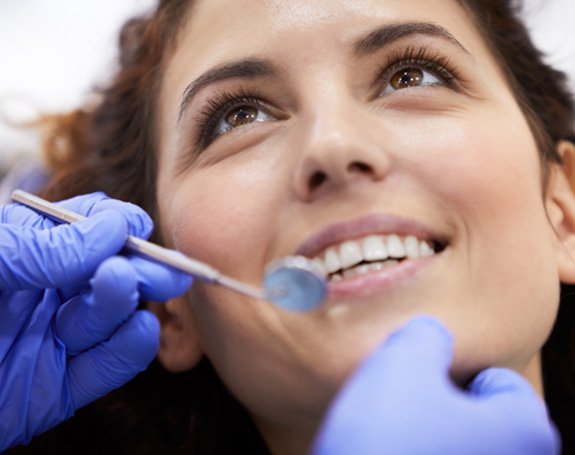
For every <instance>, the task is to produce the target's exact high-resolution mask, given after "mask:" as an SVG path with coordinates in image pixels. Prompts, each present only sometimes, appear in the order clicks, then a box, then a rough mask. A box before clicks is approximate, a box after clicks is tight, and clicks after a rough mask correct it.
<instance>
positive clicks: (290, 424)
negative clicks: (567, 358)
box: [47, 0, 575, 453]
mask: <svg viewBox="0 0 575 455" xmlns="http://www.w3.org/2000/svg"><path fill="white" fill-rule="evenodd" d="M122 50H123V54H122V68H121V71H120V73H119V74H118V76H117V77H116V79H115V80H114V81H113V82H112V84H111V86H110V88H109V89H108V90H106V91H105V92H104V97H103V99H102V102H101V104H100V105H98V106H96V107H95V108H94V109H93V110H92V109H90V110H86V111H82V112H79V113H77V114H76V115H75V116H73V117H71V118H69V119H68V123H60V124H59V126H60V127H61V128H62V130H60V131H56V132H55V134H54V136H53V138H54V139H56V140H54V141H53V143H52V145H58V146H61V144H62V143H64V144H65V147H64V149H57V148H56V147H52V149H51V152H50V153H51V157H52V158H53V161H54V163H56V164H58V168H59V169H61V170H60V171H59V172H58V173H57V174H56V177H55V180H54V182H53V184H52V186H51V189H50V191H49V195H50V197H52V198H55V199H60V198H64V197H66V196H69V195H72V194H77V193H85V192H89V191H93V190H104V191H106V192H108V194H109V195H110V196H113V197H115V198H119V199H124V200H129V201H131V202H135V203H136V204H138V205H140V206H142V207H144V208H145V209H146V210H147V211H148V212H149V213H151V214H152V216H153V218H154V219H155V220H156V223H157V226H158V228H159V229H158V232H157V235H156V240H157V241H161V242H163V243H164V244H165V245H167V246H169V247H173V248H176V249H178V250H180V251H183V252H184V253H187V254H189V255H190V256H193V257H196V258H198V259H200V260H203V261H206V262H208V263H210V264H211V265H213V266H215V267H216V268H218V269H220V270H222V271H223V272H224V273H226V274H228V275H231V276H234V277H236V278H239V279H241V280H243V281H246V282H251V283H254V284H257V283H259V281H260V280H261V277H262V273H263V270H264V268H265V265H266V264H267V263H269V262H270V261H271V260H273V259H276V258H278V257H282V256H286V255H290V254H303V255H305V256H308V257H310V258H314V259H317V260H318V261H319V262H320V263H322V264H323V266H324V267H325V268H326V269H327V271H328V272H329V274H330V298H329V300H328V302H327V303H326V304H325V305H323V306H322V307H321V308H320V309H318V310H316V311H314V312H311V313H306V314H296V313H288V312H283V311H280V310H278V309H276V308H274V307H273V306H271V305H269V304H268V303H266V302H261V301H250V300H249V299H246V298H243V297H241V296H236V295H232V294H230V293H229V292H228V291H226V290H223V289H219V288H215V287H210V286H206V285H202V284H201V283H198V284H196V285H195V286H194V287H193V288H192V290H191V291H190V292H189V293H188V294H187V295H186V296H185V297H183V298H180V299H174V300H172V301H170V302H169V303H168V304H167V305H166V306H158V307H155V311H156V313H157V315H158V316H159V318H160V321H161V322H162V338H161V347H160V353H159V357H158V358H159V362H160V363H161V365H162V366H163V368H165V369H166V370H167V371H169V372H177V373H185V374H184V375H179V376H175V377H173V376H169V375H165V374H164V373H163V372H161V371H159V370H160V367H157V370H155V369H152V370H151V371H150V372H149V373H148V375H147V376H144V377H141V378H140V379H139V382H136V383H134V384H133V386H132V389H130V388H128V389H126V391H125V394H126V395H127V398H126V399H127V401H128V404H126V405H125V409H126V411H125V412H126V414H124V415H122V414H120V413H118V412H117V411H116V412H115V414H113V416H114V415H115V416H119V417H118V421H119V422H122V423H123V424H124V425H126V426H129V427H128V428H124V430H125V431H121V430H119V429H118V427H117V425H118V421H110V422H111V423H110V422H109V423H110V426H111V427H112V426H113V427H114V429H115V430H116V431H117V440H116V441H122V442H123V443H125V444H126V446H125V447H129V448H131V449H133V450H140V449H141V448H142V447H148V448H149V447H154V446H153V444H157V447H155V450H156V451H159V450H166V446H167V445H169V444H173V446H175V447H180V446H181V445H182V444H188V447H191V448H195V449H196V450H201V449H205V450H208V449H210V448H212V449H213V450H214V451H216V452H218V451H219V452H225V451H226V450H231V449H230V448H234V449H235V450H237V447H238V446H239V445H242V446H243V447H244V448H247V450H248V451H249V450H251V451H254V450H256V449H255V447H259V448H260V449H261V450H266V448H267V449H269V450H271V451H274V452H278V453H281V452H282V451H285V452H287V453H295V452H301V451H303V450H305V449H306V448H308V447H309V445H310V443H311V441H312V440H313V436H314V434H315V432H316V431H317V427H318V424H319V422H320V420H321V416H322V414H323V412H324V411H325V409H326V407H327V405H328V403H329V402H330V400H331V399H332V397H333V396H334V395H335V393H336V392H337V390H338V389H339V388H340V386H341V384H342V383H343V382H344V380H345V378H346V377H347V376H348V375H349V374H350V372H351V371H353V369H354V368H355V367H356V366H357V365H358V364H359V362H360V361H361V360H362V359H363V358H364V357H365V355H366V354H367V353H368V352H370V351H371V350H373V349H374V348H375V347H376V346H377V345H378V344H379V343H381V341H382V340H383V339H385V338H386V337H387V336H388V335H389V334H390V333H391V332H392V331H393V330H395V329H396V328H397V327H399V326H400V325H402V324H403V323H405V322H406V321H408V320H409V319H411V318H412V317H414V316H415V315H418V314H421V313H426V314H430V315H432V316H434V317H436V318H437V319H439V320H441V321H442V322H443V323H444V324H445V325H446V326H447V327H448V328H449V330H450V331H451V332H452V333H453V335H454V338H455V357H454V362H453V365H452V369H451V374H452V377H453V378H454V380H455V381H456V382H457V383H459V384H460V385H465V384H466V383H467V382H468V381H469V380H470V379H471V378H472V377H473V376H474V375H475V374H477V373H478V372H479V371H481V370H483V369H485V368H487V367H490V366H501V367H506V368H510V369H513V370H515V371H517V372H518V373H520V374H521V375H523V376H524V377H525V378H527V379H528V380H529V382H530V383H531V384H532V386H533V387H534V388H535V389H536V390H537V391H538V392H539V393H540V394H541V395H543V393H544V382H543V377H542V375H541V360H540V350H541V348H542V346H543V344H544V343H545V341H546V340H547V338H548V337H549V334H550V333H551V331H552V328H553V326H554V324H555V321H556V318H557V312H558V306H559V299H560V294H559V291H560V290H559V283H565V284H573V283H574V282H575V261H574V260H573V258H572V254H571V252H570V251H571V245H572V244H573V242H574V240H575V236H574V229H573V228H574V226H575V198H574V197H573V194H572V192H571V188H570V179H571V178H572V172H573V167H572V165H573V156H574V151H575V147H574V146H573V143H572V142H570V140H573V136H574V132H573V106H572V100H571V98H570V96H569V94H568V92H567V91H566V89H565V87H564V77H563V75H561V74H560V73H558V72H556V71H553V70H552V69H550V68H548V67H547V66H545V65H544V64H543V63H542V62H541V56H540V55H539V54H538V53H537V51H536V50H535V49H534V48H533V46H532V45H531V43H530V42H529V39H528V37H527V34H526V32H525V29H524V28H523V27H522V26H521V25H520V23H519V22H518V21H517V20H516V19H515V18H514V16H513V14H512V11H511V7H510V2H508V1H502V0H497V1H496V0H490V1H481V2H480V1H471V0H461V1H455V0H454V1H449V2H446V1H445V0H427V1H425V2H422V1H421V0H408V1H405V0H401V1H399V0H389V1H381V0H379V1H377V0H362V1H357V2H346V1H343V0H342V1H333V0H321V1H316V2H312V3H310V2H305V1H300V0H291V1H288V2H286V1H285V0H283V1H275V0H269V1H266V2H241V3H240V2H234V1H232V0H222V1H220V2H213V1H207V0H198V1H176V0H164V1H161V2H160V5H159V7H158V10H157V11H156V12H155V13H154V14H153V15H152V16H151V17H150V18H149V19H142V20H135V21H132V22H131V23H129V24H128V25H127V26H126V28H125V29H124V33H123V35H122ZM62 137H64V138H66V140H67V142H66V141H65V142H62V140H61V139H62ZM560 335H561V334H560V333H559V334H558V336H560ZM558 355H560V353H559V354H558V353H552V354H550V355H549V359H552V360H554V361H558V362H562V360H561V358H560V357H557V356H558ZM558 358H559V360H557V359H558ZM202 359H203V360H202ZM208 362H209V363H208ZM556 370H558V367H557V366H551V367H550V369H549V370H548V371H556ZM158 378H159V379H158ZM216 378H221V381H222V383H223V386H222V384H220V383H219V380H218V379H216ZM551 380H553V379H551V378H550V379H549V381H551ZM174 384H175V385H174ZM139 387H140V389H139V390H140V392H138V391H137V390H138V388H139ZM555 388H556V386H555V384H554V383H553V386H552V389H553V390H551V391H554V390H555ZM161 389H168V390H161ZM226 389H227V390H229V392H230V393H231V396H233V398H232V397H231V396H229V395H228V394H227V392H226V391H225V390H226ZM134 391H135V392H134ZM142 391H145V392H142ZM545 392H550V390H549V389H548V390H546V391H545ZM164 393H165V396H166V397H168V398H165V396H164V395H161V394H164ZM114 402H115V401H114V398H113V397H112V398H110V400H109V405H110V406H114ZM168 403H171V404H168ZM105 405H106V403H103V406H105ZM552 411H553V409H552ZM98 412H103V411H98V410H97V409H96V410H94V411H86V412H85V417H84V418H85V419H86V420H85V422H86V421H88V422H90V425H94V423H93V422H94V421H95V420H97V415H98ZM154 413H157V414H158V417H157V420H156V421H155V422H152V423H151V424H150V427H151V428H150V427H147V426H145V423H143V422H144V420H138V419H134V418H133V416H134V414H136V415H137V414H142V415H146V418H149V416H150V415H151V414H152V415H153V414H154ZM190 413H191V417H189V416H190ZM105 415H106V419H110V418H114V417H110V416H109V415H108V414H105ZM183 416H186V417H183ZM560 418H561V416H560V415H558V414H557V415H556V419H557V422H558V424H559V425H560V426H561V425H562V421H561V420H560ZM80 419H81V418H80ZM92 419H93V420H92ZM79 422H80V420H76V421H72V422H71V423H70V424H69V425H68V428H69V429H70V433H68V435H67V436H66V437H65V438H70V437H71V436H70V435H71V434H74V435H77V434H78V433H77V431H78V427H77V426H80V425H87V424H86V423H85V422H84V424H81V423H79ZM182 422H184V423H182ZM214 422H218V423H219V425H221V431H220V428H218V427H217V425H216V424H215V423H214ZM130 425H131V426H130ZM99 428H100V429H101V428H105V425H104V426H103V427H99ZM61 431H66V428H64V429H62V430H61ZM91 431H96V432H98V431H100V430H99V429H98V428H96V429H94V427H91ZM102 431H105V430H102ZM214 433H216V434H217V435H215V434H214ZM97 434H99V433H97ZM128 435H129V436H128ZM50 437H51V436H47V438H50ZM53 437H55V436H53ZM260 437H261V439H260ZM106 441H108V442H109V441H113V439H110V438H109V437H107V439H106ZM226 444H229V446H228V445H226ZM564 444H565V450H568V448H569V447H570V442H569V441H568V440H565V441H564ZM161 447H163V449H162V448H161Z"/></svg>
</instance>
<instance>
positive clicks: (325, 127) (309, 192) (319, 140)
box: [294, 106, 390, 202]
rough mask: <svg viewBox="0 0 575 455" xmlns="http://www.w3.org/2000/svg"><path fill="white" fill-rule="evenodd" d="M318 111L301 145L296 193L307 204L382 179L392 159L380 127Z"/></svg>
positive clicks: (344, 116) (354, 117)
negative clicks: (348, 188)
mask: <svg viewBox="0 0 575 455" xmlns="http://www.w3.org/2000/svg"><path fill="white" fill-rule="evenodd" d="M333 112H338V110H334V109H333V106H332V109H330V110H329V113H328V114H325V111H324V113H322V111H320V110H316V112H315V113H314V115H313V117H312V118H311V121H309V122H308V125H309V128H308V129H307V131H306V132H305V133H304V134H303V136H300V137H303V140H302V142H301V143H300V155H299V162H298V165H297V169H296V172H295V177H294V179H295V182H294V185H295V191H296V194H297V195H298V197H299V198H300V199H302V200H304V201H306V202H309V201H312V200H314V199H315V198H317V197H320V195H322V194H325V193H329V192H332V191H338V190H342V189H344V188H346V187H347V186H349V185H354V184H360V183H366V182H376V181H378V180H381V179H383V178H384V177H385V176H386V175H387V173H388V171H389V167H390V157H389V155H388V153H387V152H386V151H385V149H384V147H383V143H382V140H381V137H382V136H384V134H383V132H382V131H381V129H380V125H379V128H378V125H374V124H373V120H372V119H370V120H368V119H367V117H366V116H364V115H357V116H355V115H334V114H333ZM339 112H341V110H339Z"/></svg>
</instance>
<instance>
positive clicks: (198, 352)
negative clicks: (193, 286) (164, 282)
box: [150, 294, 203, 373]
mask: <svg viewBox="0 0 575 455" xmlns="http://www.w3.org/2000/svg"><path fill="white" fill-rule="evenodd" d="M188 298H189V295H188V294H185V295H183V296H182V297H178V298H177V299H173V300H170V301H168V302H167V303H165V304H164V303H153V304H150V310H151V311H153V312H154V314H155V315H156V316H157V317H158V319H159V320H160V326H161V331H160V350H159V352H158V360H159V361H160V363H161V364H162V365H163V366H164V368H166V370H168V371H171V372H172V373H181V372H184V371H188V370H191V369H193V368H194V367H195V366H196V365H197V363H198V362H199V361H200V359H201V358H202V355H203V350H202V348H201V343H200V339H199V336H198V331H197V329H196V321H195V317H194V314H193V312H192V310H191V308H190V305H189V302H188Z"/></svg>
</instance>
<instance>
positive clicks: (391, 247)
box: [387, 234, 405, 258]
mask: <svg viewBox="0 0 575 455" xmlns="http://www.w3.org/2000/svg"><path fill="white" fill-rule="evenodd" d="M387 252H388V253H389V257H391V258H403V257H405V246H403V243H402V242H401V239H400V238H399V236H397V235H395V234H392V235H390V236H389V237H388V238H387Z"/></svg>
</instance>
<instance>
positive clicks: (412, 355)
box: [352, 316, 453, 390]
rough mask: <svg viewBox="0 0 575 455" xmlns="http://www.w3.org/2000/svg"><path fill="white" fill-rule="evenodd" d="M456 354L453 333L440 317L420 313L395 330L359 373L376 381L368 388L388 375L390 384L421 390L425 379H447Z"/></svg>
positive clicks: (374, 385)
mask: <svg viewBox="0 0 575 455" xmlns="http://www.w3.org/2000/svg"><path fill="white" fill-rule="evenodd" d="M452 356H453V337H452V335H451V334H450V333H449V332H448V331H447V329H446V328H445V327H444V326H443V325H442V324H441V323H440V322H439V321H437V320H436V319H433V318H431V317H428V316H419V317H417V318H414V319H412V320H411V321H409V322H408V323H407V324H406V325H404V326H403V327H401V328H400V329H399V330H397V331H396V332H394V333H392V334H391V335H390V336H389V337H388V338H387V340H386V341H385V342H384V343H383V345H382V346H381V347H380V348H379V349H377V350H376V351H375V352H374V353H373V354H372V355H371V356H370V357H369V358H368V359H367V361H366V362H364V364H363V365H362V366H361V367H360V368H359V370H358V372H357V373H356V374H359V375H362V377H363V381H368V382H371V383H372V384H368V383H366V384H365V386H366V387H371V386H373V387H376V386H377V383H378V382H381V380H382V378H384V379H385V381H386V384H394V383H397V384H401V385H402V388H403V389H404V390H407V389H412V390H417V389H418V385H419V384H420V383H421V382H422V381H423V382H425V383H429V382H430V381H436V380H439V381H441V382H444V381H445V380H446V379H447V374H448V370H449V367H450V365H451V361H452ZM352 381H353V378H352ZM406 381H408V382H410V384H406Z"/></svg>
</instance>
